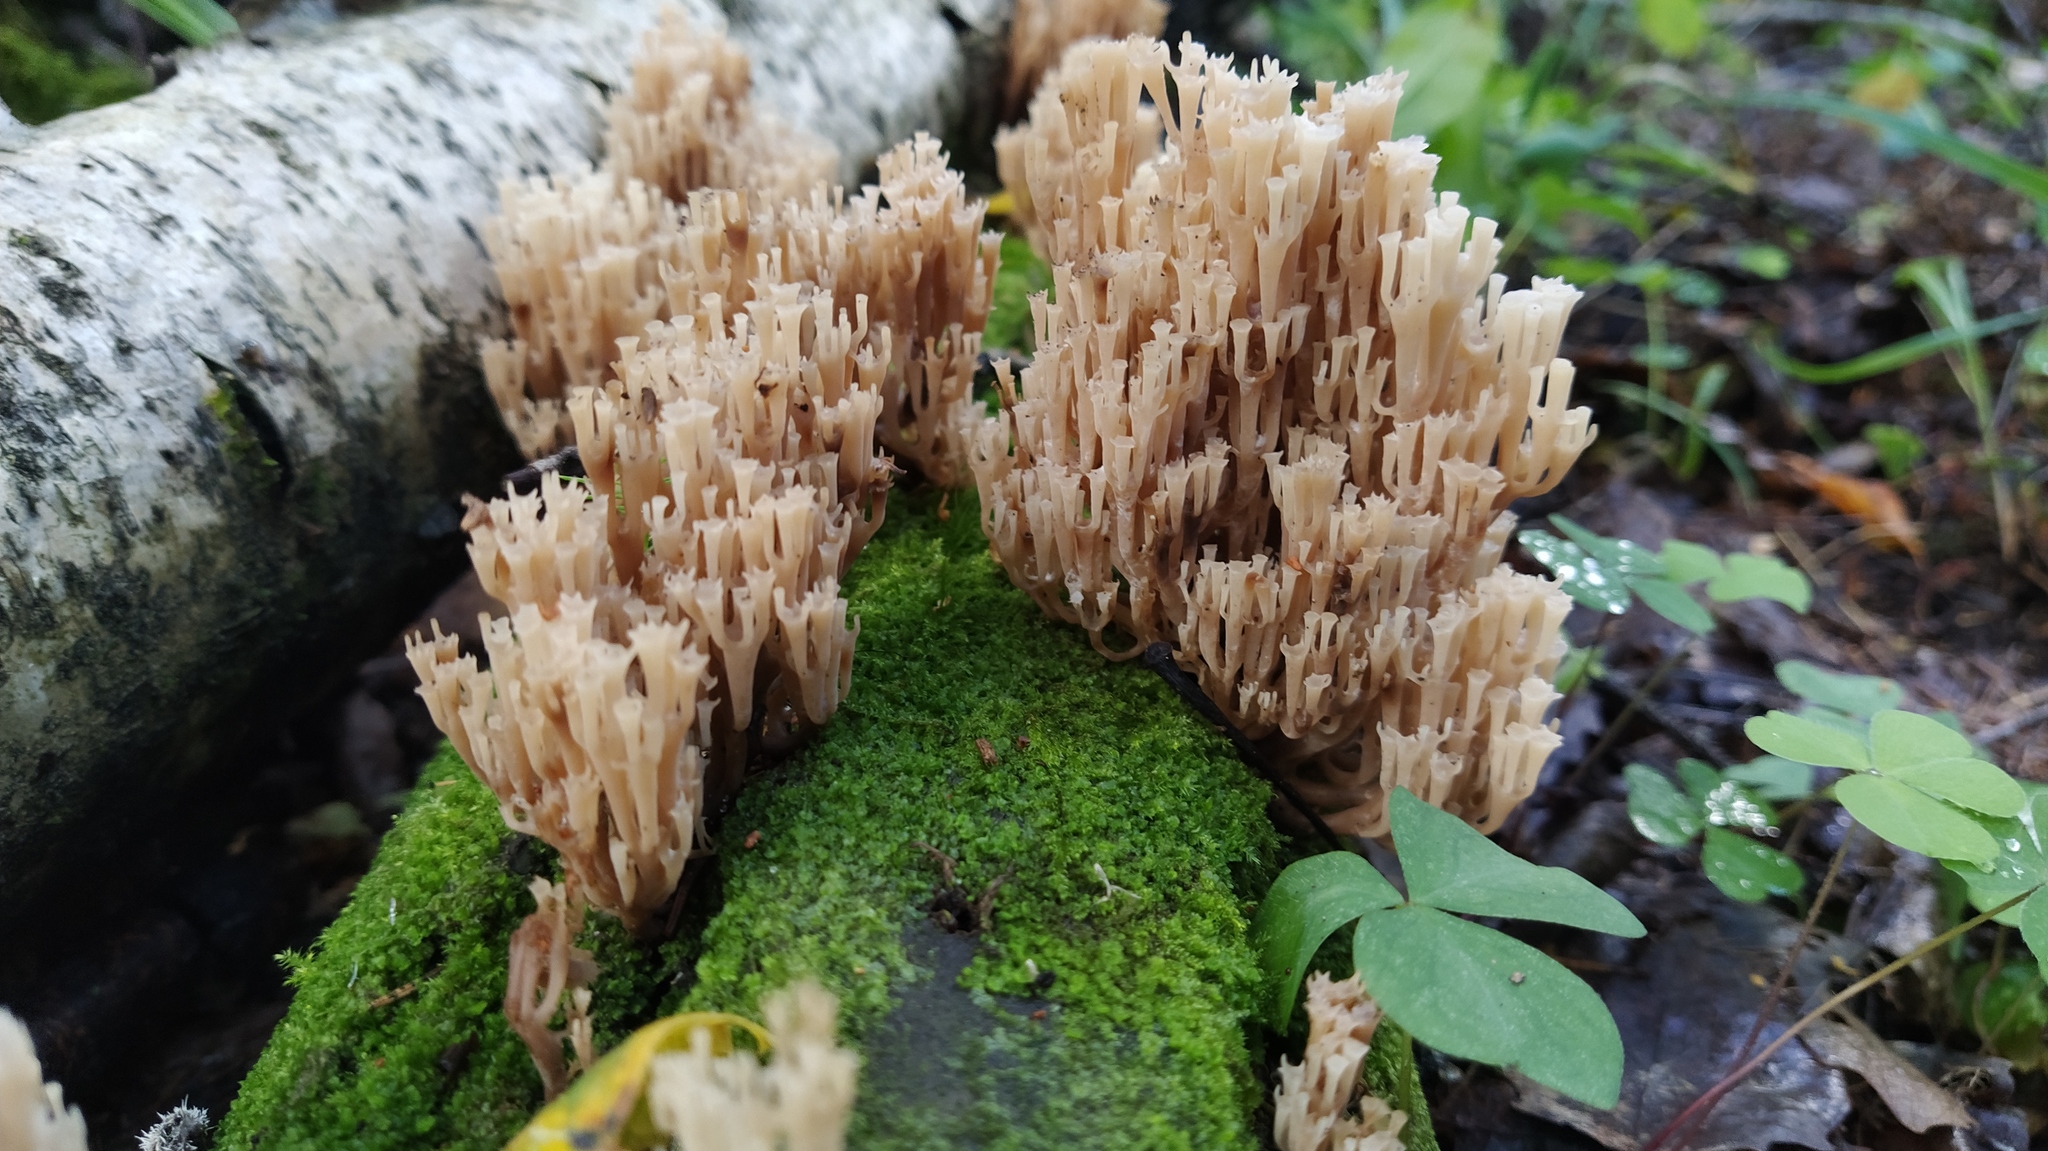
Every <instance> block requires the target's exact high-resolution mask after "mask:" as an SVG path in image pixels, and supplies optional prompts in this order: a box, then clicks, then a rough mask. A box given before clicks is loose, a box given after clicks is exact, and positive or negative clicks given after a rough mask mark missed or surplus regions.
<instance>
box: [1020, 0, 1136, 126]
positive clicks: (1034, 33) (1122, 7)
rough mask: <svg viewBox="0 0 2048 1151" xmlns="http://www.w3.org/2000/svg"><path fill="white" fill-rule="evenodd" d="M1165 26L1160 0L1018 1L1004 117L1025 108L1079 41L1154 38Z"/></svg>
mask: <svg viewBox="0 0 2048 1151" xmlns="http://www.w3.org/2000/svg"><path fill="white" fill-rule="evenodd" d="M1165 26H1166V5H1165V4H1164V3H1162V2H1161V0H1017V12H1016V15H1014V16H1012V17H1011V18H1010V73H1009V77H1008V79H1007V80H1006V81H1005V83H1004V85H1003V108H1004V110H1005V118H1006V119H1007V118H1008V117H1011V116H1015V115H1016V114H1017V113H1019V112H1021V111H1023V110H1024V101H1025V100H1026V99H1028V98H1029V97H1030V96H1031V94H1032V93H1033V92H1034V91H1036V90H1037V89H1038V83H1039V81H1040V80H1042V79H1044V78H1045V73H1046V71H1047V69H1050V68H1051V67H1052V66H1053V65H1054V64H1056V63H1058V62H1059V57H1060V53H1061V52H1062V51H1064V50H1065V49H1066V47H1067V45H1069V44H1072V43H1075V42H1076V41H1079V40H1087V39H1091V38H1101V39H1107V40H1121V39H1123V38H1124V37H1126V36H1157V35H1159V30H1160V29H1161V28H1164V27H1165Z"/></svg>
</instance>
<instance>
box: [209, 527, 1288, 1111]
mask: <svg viewBox="0 0 2048 1151" xmlns="http://www.w3.org/2000/svg"><path fill="white" fill-rule="evenodd" d="M976 515H977V512H976V509H975V507H974V505H973V502H972V500H971V498H970V499H968V500H965V501H963V500H960V499H958V498H957V497H956V498H955V499H954V500H953V501H952V504H951V508H950V514H945V515H943V516H942V514H941V508H940V506H939V503H938V498H937V496H936V494H935V493H934V494H926V493H899V495H898V496H897V497H896V500H895V501H894V503H893V506H892V508H891V511H890V518H891V522H890V524H889V525H888V526H887V527H886V528H885V529H884V531H883V533H882V534H881V535H880V536H879V537H878V538H877V539H876V540H875V541H874V542H873V543H871V544H870V545H869V548H868V551H867V552H866V554H864V555H863V557H862V559H861V561H860V563H859V564H858V565H857V567H856V569H855V571H854V574H853V576H852V578H851V579H850V580H849V596H850V599H851V601H852V605H853V611H854V612H855V614H857V615H859V616H860V617H861V625H862V631H861V636H860V643H859V655H858V659H857V663H856V667H855V686H854V689H853V692H852V694H851V695H850V696H849V698H848V699H847V701H846V703H845V705H844V706H843V707H842V708H841V710H840V712H839V714H838V715H837V716H835V717H834V719H833V720H832V722H831V723H830V724H829V725H828V726H827V727H826V729H825V730H824V731H823V732H822V733H820V734H819V736H818V737H817V738H816V740H815V741H814V742H813V743H811V744H810V745H809V746H808V747H807V748H805V749H804V750H803V751H801V752H800V753H798V754H797V755H795V756H794V757H792V758H791V759H790V760H789V761H787V762H785V763H784V764H782V765H780V766H777V767H774V768H771V769H769V770H767V771H765V772H763V773H762V774H760V775H758V776H757V777H755V778H754V779H752V780H751V781H750V782H749V784H748V786H747V788H746V790H745V791H744V792H743V793H742V794H741V796H740V798H739V800H738V801H737V804H736V806H735V807H734V808H733V809H732V810H731V811H729V812H728V813H727V814H726V815H725V817H724V819H723V821H722V825H721V828H720V831H719V841H720V849H721V850H720V855H719V858H718V859H717V861H716V862H715V863H712V862H710V861H706V862H703V863H700V864H698V865H697V866H700V867H704V868H706V869H707V870H709V869H713V868H715V869H716V870H715V873H713V874H710V875H705V876H703V877H702V878H700V879H699V880H698V881H697V883H696V887H695V888H693V891H692V895H691V899H690V902H689V905H688V907H689V908H693V909H699V910H700V911H701V918H702V919H707V920H708V922H705V923H703V924H702V926H701V927H700V926H698V925H697V924H693V923H692V922H690V921H691V920H693V919H699V918H700V915H699V914H693V913H692V912H691V911H689V910H686V913H685V915H684V920H685V922H684V924H683V927H682V929H681V930H680V931H679V932H678V933H677V936H676V938H675V939H674V940H672V941H671V942H669V943H667V944H665V945H662V946H660V947H658V948H652V949H649V948H638V947H635V946H633V945H631V944H630V943H628V942H627V941H626V940H625V939H624V938H623V937H622V936H621V935H620V933H619V932H618V929H617V925H616V923H615V922H613V921H610V920H608V919H601V918H598V919H596V920H595V922H594V923H593V927H592V929H591V932H592V939H594V940H595V942H596V948H597V950H598V957H599V961H600V963H601V965H603V967H604V972H603V974H602V975H601V976H600V980H599V983H598V985H597V987H596V1005H597V1009H598V1011H599V1015H600V1017H599V1022H600V1037H601V1038H602V1037H603V1036H604V1035H605V1034H606V1033H610V1034H612V1035H617V1034H620V1033H623V1031H624V1030H626V1029H628V1028H629V1027H630V1026H632V1025H633V1024H635V1023H637V1022H640V1021H642V1020H644V1019H645V1018H648V1017H651V1016H652V1015H653V1014H654V1013H655V1012H656V1010H657V1009H658V1010H660V1011H664V1012H666V1011H674V1010H679V1009H685V1008H710V1007H716V1008H724V1009H732V1010H739V1011H743V1012H747V1013H749V1014H753V1013H755V1012H756V1011H757V1009H758V1006H759V1000H760V997H761V995H762V993H763V992H765V991H768V990H772V989H774V988H776V987H779V986H781V985H782V984H784V983H786V982H788V981H790V980H791V979H794V978H796V977H798V976H802V975H810V976H814V977H816V978H818V979H819V980H820V981H822V982H823V983H824V984H825V985H826V986H828V987H830V988H831V989H832V990H834V991H835V992H836V993H837V994H839V996H840V997H841V1000H842V1002H843V1004H844V1008H843V1012H844V1014H843V1026H844V1029H845V1031H846V1033H847V1034H848V1035H849V1036H850V1037H851V1039H852V1040H853V1041H854V1042H857V1043H858V1044H859V1045H860V1046H861V1047H862V1049H863V1053H864V1059H865V1066H864V1068H863V1073H862V1079H861V1091H860V1103H859V1106H858V1110H857V1113H856V1118H855V1123H854V1128H853V1131H852V1139H851V1145H852V1146H854V1147H857V1148H901V1147H919V1148H923V1147H931V1148H938V1147H945V1148H956V1147H988V1148H1035V1147H1054V1146H1068V1147H1072V1146H1084V1147H1095V1146H1100V1147H1111V1146H1114V1147H1130V1148H1151V1147H1158V1148H1180V1147H1186V1148H1211V1147H1252V1146H1256V1145H1257V1142H1258V1141H1257V1139H1256V1137H1255V1135H1254V1126H1253V1121H1252V1116H1253V1112H1254V1111H1255V1109H1257V1107H1258V1105H1259V1104H1260V1102H1261V1100H1262V1098H1263V1096H1264V1094H1265V1088H1264V1086H1263V1085H1262V1083H1261V1081H1260V1077H1259V1075H1258V1072H1257V1070H1256V1068H1258V1067H1259V1066H1260V1065H1261V1064H1260V1061H1259V1060H1258V1059H1257V1058H1255V1054H1254V1052H1253V1050H1252V1048H1251V1043H1252V1040H1251V1039H1250V1038H1249V1037H1248V1032H1247V1029H1246V1024H1245V1022H1244V1020H1246V1019H1247V1018H1248V1017H1249V1014H1250V1009H1251V1005H1252V1001H1253V998H1254V994H1253V990H1254V989H1253V983H1254V978H1255V976H1254V967H1253V963H1252V957H1251V954H1250V952H1249V950H1248V948H1247V946H1246V944H1245V926H1246V923H1247V920H1248V917H1249V913H1250V911H1251V910H1252V907H1253V903H1252V901H1253V900H1254V899H1255V898H1256V897H1257V895H1258V894H1259V893H1261V892H1263V890H1264V889H1265V886H1266V885H1267V883H1269V882H1270V879H1271V877H1272V874H1273V871H1274V866H1275V861H1276V859H1277V856H1278V854H1279V844H1278V841H1277V838H1276V836H1275V834H1274V832H1273V830H1272V827H1271V824H1270V823H1269V822H1268V821H1267V819H1266V817H1265V814H1264V806H1265V803H1266V800H1267V791H1266V788H1265V785H1264V784H1263V783H1261V782H1259V781H1258V780H1257V779H1256V778H1255V777H1254V776H1252V775H1251V774H1250V773H1249V772H1248V771H1247V770H1246V769H1245V768H1244V767H1243V765H1241V764H1240V763H1238V762H1237V760H1236V759H1235V758H1234V757H1233V756H1232V754H1231V752H1230V749H1229V747H1228V745H1227V744H1226V743H1225V742H1224V740H1223V739H1222V738H1221V737H1220V736H1218V735H1217V734H1215V733H1214V732H1212V731H1209V730H1207V729H1206V728H1205V727H1204V726H1203V725H1202V724H1201V723H1200V722H1199V721H1198V720H1196V719H1195V718H1194V717H1193V716H1192V715H1191V714H1190V713H1189V712H1188V711H1187V709H1186V708H1185V707H1184V705H1183V704H1182V703H1181V702H1180V701H1179V700H1178V699H1177V698H1175V697H1174V696H1173V695H1172V693H1171V692H1170V691H1168V690H1167V689H1166V688H1165V686H1164V685H1163V684H1161V683H1160V682H1159V681H1158V680H1157V679H1156V678H1155V677H1153V676H1152V675H1151V674H1150V673H1148V672H1146V671H1145V670H1143V669H1142V668H1140V667H1138V666H1136V665H1121V666H1120V665H1112V664H1109V663H1107V662H1106V661H1104V660H1103V659H1102V658H1101V657H1100V656H1098V655H1097V654H1095V653H1094V652H1093V651H1092V650H1091V649H1090V648H1089V646H1088V644H1087V641H1086V637H1085V635H1083V634H1082V633H1081V632H1079V631H1078V630H1073V629H1068V628H1064V627H1061V626H1058V625H1056V624H1053V623H1050V622H1048V621H1046V620H1044V619H1042V618H1041V617H1040V616H1039V615H1038V613H1037V611H1036V609H1035V608H1034V607H1033V606H1032V605H1031V603H1030V601H1029V600H1028V599H1027V598H1026V597H1025V596H1024V595H1023V594H1022V593H1020V592H1018V591H1016V590H1015V589H1014V588H1012V587H1010V585H1009V584H1008V582H1007V581H1006V580H1005V579H1004V577H1003V575H1002V574H1001V572H1000V571H999V570H998V569H997V568H996V567H995V566H994V564H993V563H992V562H991V561H990V560H989V559H988V557H987V552H986V546H985V544H984V543H983V541H982V538H981V535H980V532H979V529H978V526H977V523H976ZM754 832H759V833H760V834H759V835H758V836H755V835H753V834H752V833H754ZM750 841H751V846H749V842H750ZM940 856H944V857H945V858H946V859H948V860H951V861H953V862H952V866H951V870H952V878H951V880H950V881H948V879H947V877H946V874H945V872H946V870H947V864H946V863H945V862H943V861H942V860H941V859H940ZM551 866H552V861H551V860H548V859H547V858H546V857H545V853H544V852H542V851H538V850H536V849H535V848H534V847H533V846H531V845H528V844H526V843H525V842H524V841H523V840H521V839H520V838H519V837H516V836H513V835H511V834H510V833H509V832H507V831H505V829H504V828H503V826H502V824H501V823H500V821H499V819H498V814H497V810H496V806H495V804H494V803H493V802H492V801H491V799H490V797H489V796H488V795H487V794H486V793H485V792H484V791H483V789H482V788H481V787H479V786H478V785H476V784H475V783H474V782H473V781H472V780H470V779H469V778H468V776H467V774H466V772H465V771H464V770H463V769H462V767H461V765H460V763H459V762H458V761H456V760H455V759H454V758H453V757H452V755H448V754H445V753H444V755H443V756H442V757H441V758H440V759H438V760H437V761H436V762H435V764H434V765H433V767H432V768H431V769H430V771H429V774H428V777H427V778H425V779H423V781H422V783H421V785H420V787H419V789H418V791H417V792H416V793H415V795H414V798H413V800H412V803H411V805H410V807H409V808H408V810H407V812H406V814H405V815H404V816H403V817H402V818H401V819H400V821H399V823H398V825H397V827H396V828H395V829H394V831H393V832H392V834H391V836H390V837H389V838H388V839H387V841H386V843H385V846H384V849H383V851H382V853H381V854H380V856H379V860H378V863H377V865H376V867H375V868H374V869H373V870H372V872H371V873H370V875H369V876H368V877H366V878H365V880H364V881H363V884H362V887H361V888H360V889H359V890H358V892H357V893H356V895H355V897H354V899H353V901H352V902H351V904H350V907H349V909H348V910H347V911H346V912H345V913H344V914H343V916H342V918H341V919H340V920H339V921H338V922H337V923H336V924H335V925H334V927H333V928H331V929H330V930H329V932H328V933H327V935H326V936H324V937H323V939H322V941H321V944H320V945H319V947H318V948H316V950H315V951H314V953H313V954H311V955H310V956H306V957H294V958H293V959H292V960H291V964H292V967H293V981H294V983H295V986H296V987H297V999H296V1001H295V1002H294V1004H293V1007H292V1011H291V1014H290V1016H289V1017H288V1018H287V1020H286V1022H285V1023H284V1024H283V1025H281V1026H280V1028H279V1031H278V1033H277V1036H276V1037H275V1038H274V1039H273V1040H272V1044H271V1048H270V1050H269V1051H267V1052H266V1053H265V1056H264V1058H263V1061H262V1062H261V1063H259V1064H258V1066H257V1068H256V1070H255V1071H254V1072H252V1074H251V1075H250V1078H249V1080H248V1082H247V1083H246V1084H245V1086H244V1088H243V1092H242V1095H241V1098H240V1099H239V1100H238V1101H237V1103H236V1105H235V1108H234V1111H233V1113H232V1115H231V1116H230V1117H229V1119H228V1121H227V1123H226V1125H225V1126H224V1128H223V1131H222V1142H221V1144H220V1145H221V1146H222V1147H223V1148H228V1149H232V1151H242V1149H244V1148H251V1147H260V1148H265V1149H268V1148H277V1147H300V1146H305V1147H312V1146H316V1145H317V1146H323V1147H325V1146H332V1145H333V1141H334V1139H335V1137H336V1136H337V1135H339V1136H341V1137H342V1138H343V1139H344V1140H345V1141H346V1142H348V1143H349V1145H350V1146H356V1147H377V1148H384V1147H389V1148H398V1147H419V1148H427V1147H463V1148H468V1147H489V1146H497V1145H501V1144H502V1142H503V1140H504V1139H505V1138H506V1137H507V1136H509V1134H510V1133H511V1132H512V1131H513V1130H515V1129H516V1128H517V1126H518V1123H519V1121H520V1120H521V1119H523V1118H524V1116H525V1115H526V1114H527V1113H529V1112H530V1111H531V1110H532V1108H533V1107H534V1106H536V1105H537V1103H538V1083H537V1080H536V1079H535V1076H534V1073H533V1071H532V1069H531V1067H530V1065H528V1064H527V1062H526V1058H525V1053H524V1051H523V1049H522V1048H521V1047H520V1045H519V1043H518V1041H517V1040H516V1039H515V1038H514V1037H513V1036H512V1035H511V1033H510V1032H509V1030H508V1029H507V1028H506V1026H505V1024H504V1021H503V1019H502V1018H501V1017H500V1015H499V1004H500V998H501V996H502V994H503V987H504V943H505V939H506V937H507V936H508V935H509V934H510V932H511V929H512V927H513V926H514V925H515V924H516V923H517V921H518V919H519V917H520V916H521V915H522V914H524V912H525V911H526V910H527V909H528V907H529V906H530V900H529V899H528V897H527V896H526V894H525V890H524V889H525V884H526V882H527V878H528V877H529V876H530V875H531V874H535V873H538V872H540V871H541V870H543V869H546V868H550V867H551ZM998 880H1000V882H999V883H998ZM394 899H395V900H397V904H396V911H395V913H394V911H393V910H392V908H393V904H392V901H393V900H394ZM935 906H936V907H937V908H938V910H939V912H940V913H941V914H939V915H934V914H933V908H934V907H935ZM983 907H986V908H987V910H988V914H987V917H986V919H983V917H982V915H981V909H982V908H983ZM714 912H715V914H714ZM941 920H944V921H945V924H944V925H943V926H942V924H941V922H940V921H941ZM969 921H972V922H971V923H970V922H969ZM947 926H950V927H953V928H961V927H970V926H971V927H972V928H973V929H972V930H966V931H960V930H947V929H946V927H947ZM590 942H591V939H587V940H586V945H590ZM408 983H409V984H411V985H412V986H413V990H412V991H411V992H409V993H407V994H406V995H405V997H404V998H402V999H397V1000H393V1001H390V1002H387V1003H383V1004H382V1005H378V1000H379V998H380V997H382V996H386V995H389V994H391V993H392V992H393V991H394V990H395V989H397V988H399V987H402V986H404V985H406V984H408Z"/></svg>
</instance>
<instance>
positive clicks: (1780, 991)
mask: <svg viewBox="0 0 2048 1151" xmlns="http://www.w3.org/2000/svg"><path fill="white" fill-rule="evenodd" d="M1860 826H1861V825H1860V824H1855V823H1852V824H1850V825H1849V830H1847V831H1845V832H1843V833H1842V846H1840V847H1837V848H1836V849H1835V857H1834V858H1833V859H1830V860H1829V861H1828V872H1827V874H1826V875H1824V876H1822V877H1821V880H1820V888H1819V890H1817V891H1815V892H1814V893H1813V906H1811V907H1809V908H1807V909H1806V920H1805V922H1803V923H1801V924H1800V925H1799V938H1797V939H1795V940H1793V941H1792V949H1791V950H1790V951H1787V952H1786V953H1785V962H1783V963H1781V964H1779V965H1778V975H1777V978H1775V979H1773V980H1771V989H1770V990H1769V991H1766V992H1764V1001H1763V1003H1762V1004H1761V1005H1760V1006H1759V1007H1758V1008H1757V1009H1756V1021H1755V1022H1754V1023H1751V1024H1750V1025H1749V1035H1748V1037H1747V1038H1745V1039H1743V1041H1742V1049H1741V1050H1739V1051H1737V1052H1736V1053H1735V1059H1734V1060H1733V1062H1736V1063H1740V1062H1742V1061H1743V1060H1744V1059H1747V1058H1749V1053H1750V1052H1751V1051H1753V1050H1755V1049H1756V1041H1757V1038H1758V1037H1759V1036H1761V1035H1762V1034H1763V1033H1764V1023H1765V1022H1766V1021H1767V1020H1769V1019H1770V1017H1771V1013H1772V1012H1773V1011H1776V1010H1777V1009H1778V998H1779V997H1780V996H1782V995H1784V994H1785V986H1786V984H1788V983H1790V982H1792V967H1793V965H1794V964H1796V963H1798V962H1799V953H1800V952H1801V951H1804V950H1805V949H1806V944H1807V942H1808V941H1809V940H1811V939H1812V938H1813V925H1814V924H1815V923H1817V922H1819V921H1820V909H1821V908H1823V907H1825V906H1827V902H1828V893H1829V892H1831V891H1832V890H1834V886H1835V878H1836V877H1837V876H1839V875H1841V874H1842V861H1843V860H1846V859H1848V858H1849V845H1850V844H1851V843H1853V842H1855V840H1856V829H1857V828H1858V827H1860ZM1785 846H1787V847H1790V846H1792V845H1791V844H1789V843H1788V844H1786V845H1785Z"/></svg>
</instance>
